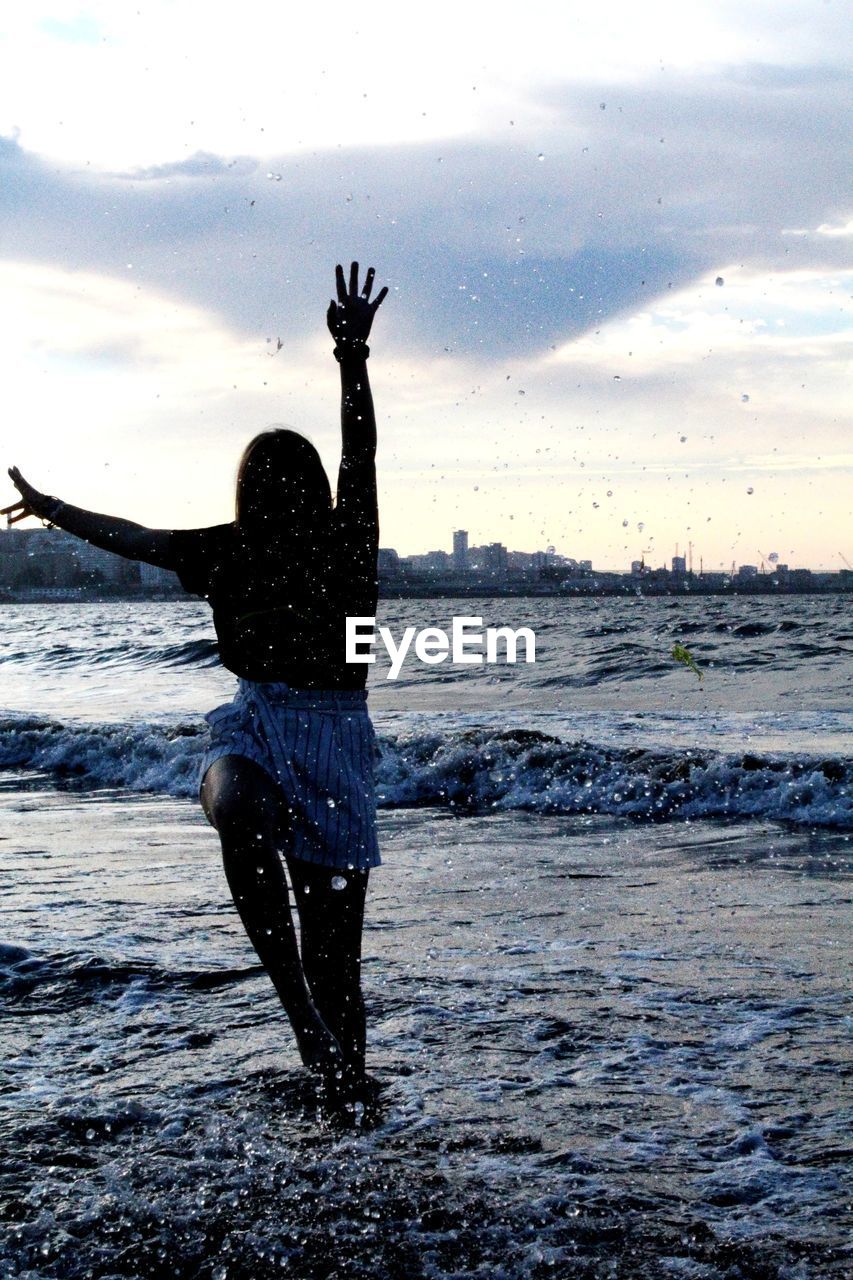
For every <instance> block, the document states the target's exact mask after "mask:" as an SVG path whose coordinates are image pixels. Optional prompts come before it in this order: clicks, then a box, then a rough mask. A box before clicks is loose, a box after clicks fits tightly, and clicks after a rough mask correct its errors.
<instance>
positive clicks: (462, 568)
mask: <svg viewBox="0 0 853 1280" xmlns="http://www.w3.org/2000/svg"><path fill="white" fill-rule="evenodd" d="M453 568H454V569H455V570H456V572H457V573H467V572H468V530H467V529H454V531H453Z"/></svg>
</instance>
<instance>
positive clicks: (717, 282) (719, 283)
mask: <svg viewBox="0 0 853 1280" xmlns="http://www.w3.org/2000/svg"><path fill="white" fill-rule="evenodd" d="M725 283H726V282H725V280H724V279H723V277H722V276H717V278H716V280H715V281H714V284H715V285H716V286H717V288H718V289H722V287H723V285H724V284H725Z"/></svg>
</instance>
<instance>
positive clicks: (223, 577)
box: [7, 262, 388, 1101]
mask: <svg viewBox="0 0 853 1280" xmlns="http://www.w3.org/2000/svg"><path fill="white" fill-rule="evenodd" d="M335 276H336V284H337V301H334V300H333V301H332V302H331V303H330V305H329V310H328V313H327V322H328V326H329V330H330V332H331V334H332V336H333V338H334V339H335V351H334V353H335V357H336V359H337V361H338V363H339V365H340V372H341V430H342V435H343V447H342V453H341V465H340V471H339V473H338V489H337V500H336V502H335V504H334V506H333V504H332V498H331V492H330V488H329V482H328V479H327V477H326V474H325V471H324V470H323V466H322V463H321V461H320V458H319V455H318V453H317V451H316V449H315V448H314V446H313V445H312V444H310V443H309V441H307V440H306V439H305V438H304V437H303V436H300V435H298V434H297V433H296V432H293V431H285V430H272V431H265V432H263V433H262V434H261V435H259V436H256V437H255V439H254V440H252V441H251V442H250V444H249V445H248V446H247V448H246V450H245V452H244V453H243V457H242V459H241V462H240V467H239V472H238V477H237V500H236V518H235V520H234V521H233V522H232V523H231V524H224V525H216V526H214V527H212V528H209V529H192V530H173V531H170V530H165V529H146V528H143V527H142V526H140V525H137V524H133V523H131V522H130V521H127V520H122V519H117V518H115V517H112V516H104V515H97V514H95V513H94V512H91V511H84V510H81V509H80V508H78V507H72V506H70V505H68V504H67V503H65V502H62V501H60V500H59V499H58V498H55V497H53V496H49V495H46V494H43V493H40V492H39V491H38V490H36V489H34V488H33V487H32V485H30V484H28V483H27V481H26V480H25V479H24V477H23V476H22V475H21V473H20V472H19V471H18V469H17V468H16V467H13V468H11V469H10V471H9V475H10V476H11V478H12V480H13V482H14V484H15V486H16V488H17V489H18V491H19V493H20V495H21V501H20V502H18V503H16V504H14V506H13V507H11V508H8V509H7V510H8V511H10V512H12V511H14V512H15V516H14V519H16V520H17V519H22V518H23V516H25V515H35V516H39V517H41V518H42V519H45V520H48V521H49V522H50V523H51V524H55V525H58V526H59V527H60V528H62V529H65V530H66V531H67V532H68V533H72V534H75V535H76V536H77V537H80V538H84V539H85V540H86V541H87V542H91V543H93V544H94V545H95V546H98V547H103V548H105V549H107V550H109V551H114V552H117V553H118V554H119V555H122V556H126V557H128V558H129V559H133V560H145V561H147V562H148V563H149V564H154V565H159V566H162V567H164V568H167V569H172V570H174V571H175V572H176V573H177V574H178V575H179V577H180V579H181V582H182V583H183V585H184V586H185V587H186V589H187V590H188V591H191V592H193V593H195V594H197V595H200V596H203V597H204V598H205V599H207V600H208V601H209V603H210V604H211V606H212V608H213V618H214V625H215V628H216V634H217V638H218V641H219V651H220V657H221V659H222V661H223V663H224V665H225V666H226V667H228V668H229V669H230V670H231V671H233V672H234V673H235V674H236V675H237V676H238V689H237V694H236V695H235V697H234V699H233V701H232V702H231V703H228V704H226V705H225V706H223V707H217V708H216V710H215V711H212V712H210V714H209V715H208V716H207V717H206V719H207V720H208V723H209V724H210V728H211V742H210V747H209V749H208V750H207V752H206V754H205V757H204V760H203V762H202V768H201V783H200V796H201V803H202V806H203V808H204V812H205V814H206V816H207V818H208V820H209V821H210V822H211V824H212V825H213V826H214V827H215V828H216V830H217V832H218V834H219V837H220V841H221V844H222V856H223V860H224V865H225V874H226V876H227V878H228V884H229V886H230V888H231V892H232V894H233V896H234V901H235V904H236V906H237V910H238V911H239V913H240V917H241V919H242V921H243V924H244V925H245V928H246V931H247V933H248V934H249V937H250V938H251V940H252V943H253V945H254V947H255V950H256V951H257V953H258V955H259V956H260V958H261V961H262V962H263V965H264V967H265V968H266V970H267V972H268V973H269V975H270V978H271V979H272V981H273V983H274V985H275V988H276V991H277V992H278V995H279V997H280V999H281V1002H282V1004H283V1006H284V1008H285V1011H286V1012H287V1015H288V1017H289V1019H290V1022H291V1024H292V1026H293V1030H294V1033H295V1036H296V1040H297V1044H298V1046H299V1052H300V1054H301V1057H302V1061H303V1063H304V1064H305V1066H306V1067H307V1068H308V1069H309V1070H311V1071H313V1072H315V1073H317V1074H318V1075H319V1076H320V1077H321V1079H322V1080H323V1082H324V1084H325V1086H326V1088H327V1090H328V1091H329V1093H330V1094H331V1096H332V1097H333V1098H336V1099H342V1100H349V1101H353V1100H359V1099H360V1098H361V1099H363V1097H364V1095H365V1092H366V1088H367V1082H366V1077H365V1071H364V1046H365V1020H364V1004H363V1001H362V997H361V986H360V965H361V932H362V922H363V916H364V899H365V893H366V890H367V880H368V874H369V871H370V868H371V867H372V866H376V865H378V863H379V850H378V847H377V842H376V806H375V795H374V790H373V781H372V769H373V754H374V737H373V730H372V727H371V725H370V721H369V718H368V715H367V704H366V697H367V695H366V691H365V687H364V686H365V678H366V667H365V665H364V664H361V663H358V664H356V663H351V664H349V665H348V664H347V663H346V662H345V661H344V657H345V647H344V639H345V630H344V623H345V619H346V617H347V616H373V615H374V614H375V610H376V594H377V582H376V560H377V547H378V538H379V525H378V516H377V503H376V470H375V464H374V457H375V452H376V419H375V416H374V411H373V401H372V397H371V393H370V384H369V381H368V377H367V357H368V355H369V349H368V346H367V337H368V335H369V333H370V328H371V324H372V322H373V317H374V315H375V314H376V310H377V308H378V307H379V305H380V303H381V302H382V300H383V299H384V297H385V295H386V293H387V292H388V290H387V289H382V290H381V291H380V293H379V294H377V296H376V298H374V299H373V300H372V301H371V297H370V295H371V291H372V288H373V279H374V270H373V268H372V267H371V268H370V269H369V270H368V272H367V275H366V278H365V282H364V287H363V289H362V290H361V292H360V293H359V289H358V263H356V262H354V263H353V264H352V266H351V268H350V276H349V285H348V287H347V283H346V282H345V280H344V273H343V270H342V269H341V267H340V266H338V267H337V268H336V272H335ZM280 854H283V855H284V857H285V859H286V862H287V867H288V871H289V874H290V882H291V886H292V888H293V893H294V896H295V899H296V906H297V909H298V912H299V922H300V941H301V955H300V947H299V946H297V941H296V934H295V930H294V926H293V920H292V917H291V913H290V904H289V898H288V888H287V879H286V877H285V872H284V867H283V865H282V861H281V857H280V856H279V855H280Z"/></svg>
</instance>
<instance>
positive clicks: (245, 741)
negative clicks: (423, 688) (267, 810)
mask: <svg viewBox="0 0 853 1280" xmlns="http://www.w3.org/2000/svg"><path fill="white" fill-rule="evenodd" d="M204 718H205V720H206V721H207V723H208V725H209V726H210V745H209V746H208V748H207V750H206V751H205V753H204V757H203V759H202V763H201V771H200V774H199V786H200V785H201V782H202V780H203V779H204V775H205V773H206V772H207V770H208V769H209V768H210V766H211V765H212V764H213V762H214V760H219V759H220V758H221V757H222V756H226V755H237V756H245V757H246V758H247V759H249V760H254V762H255V763H256V764H259V765H260V766H261V768H262V769H264V770H265V771H266V772H267V773H268V774H269V775H270V777H271V778H272V779H273V781H274V782H275V784H276V786H277V787H278V789H279V791H280V792H281V795H282V798H283V800H284V802H285V805H286V808H287V810H288V813H289V815H290V819H291V824H292V832H293V843H292V845H291V849H290V853H291V855H292V856H293V857H295V858H298V859H300V860H302V861H303V862H313V863H318V864H320V865H321V866H326V867H337V868H339V869H341V870H346V869H351V868H354V867H355V868H358V869H359V870H364V869H365V868H367V867H376V866H378V865H379V863H380V861H381V859H380V857H379V843H378V840H377V837H376V788H375V783H374V778H373V766H374V758H375V755H376V735H375V733H374V731H373V725H372V724H371V723H370V717H369V715H368V714H367V693H366V691H364V690H358V691H355V692H351V691H347V690H335V689H332V690H324V689H306V690H300V689H291V688H290V687H289V686H288V685H286V684H280V683H271V682H263V683H260V682H256V681H253V680H243V679H239V680H238V682H237V692H236V694H235V695H234V698H233V699H232V701H231V702H226V703H225V704H224V705H223V706H221V707H216V708H214V710H213V711H210V712H208V714H207V715H206V716H205V717H204Z"/></svg>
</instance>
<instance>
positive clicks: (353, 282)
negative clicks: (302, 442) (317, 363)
mask: <svg viewBox="0 0 853 1280" xmlns="http://www.w3.org/2000/svg"><path fill="white" fill-rule="evenodd" d="M375 274H376V273H375V272H374V270H373V267H370V268H368V271H367V275H366V276H365V279H364V287H363V289H362V290H361V293H359V291H358V263H357V262H353V263H352V265H351V267H350V276H349V287H348V288H347V284H346V282H345V280H344V273H343V268H342V267H340V266H338V267H336V268H335V281H336V284H337V294H338V298H337V302H336V301H335V300H334V299H333V300H332V301H331V302H330V303H329V310H328V312H327V315H326V320H327V323H328V326H329V331H330V333H331V334H332V337H333V338H334V339H335V358H336V360H337V361H338V364H339V366H340V371H341V437H342V445H341V466H340V470H339V472H338V497H337V510H338V512H339V514H340V516H341V517H342V518H343V519H344V520H345V521H350V520H356V521H358V522H359V524H364V523H365V522H366V523H369V524H371V525H372V526H374V527H375V526H376V525H377V516H376V468H375V465H374V459H375V456H376V415H375V413H374V410H373V396H372V394H371V391H370V380H369V378H368V376H367V358H368V356H369V355H370V349H369V347H368V345H367V338H368V335H369V333H370V328H371V325H372V324H373V317H374V316H375V315H376V311H377V309H378V307H379V306H380V304H381V302H382V300H383V299H384V297H385V295H386V294H387V292H388V290H387V288H384V289H381V290H380V291H379V293H378V294H377V295H376V297H375V298H374V299H373V301H372V302H371V300H370V294H371V291H372V289H373V280H374V276H375Z"/></svg>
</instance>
